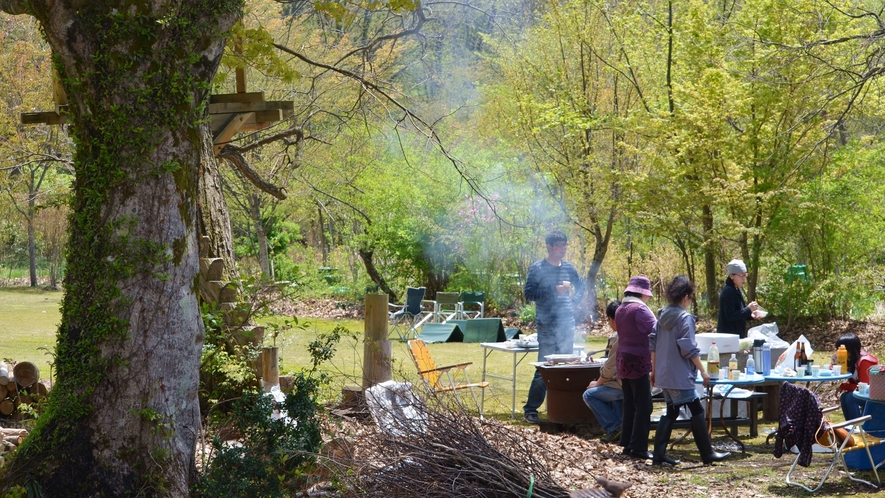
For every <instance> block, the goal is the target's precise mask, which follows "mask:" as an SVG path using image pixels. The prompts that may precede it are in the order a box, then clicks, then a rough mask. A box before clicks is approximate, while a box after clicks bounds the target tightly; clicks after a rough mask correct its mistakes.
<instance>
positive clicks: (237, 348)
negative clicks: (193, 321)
mask: <svg viewBox="0 0 885 498" xmlns="http://www.w3.org/2000/svg"><path fill="white" fill-rule="evenodd" d="M201 311H202V315H203V323H204V325H205V327H206V339H205V341H204V342H203V351H202V355H201V357H200V407H201V411H202V412H203V413H206V412H207V411H208V410H209V407H210V406H213V405H215V404H217V403H219V402H222V401H225V400H231V399H236V398H238V397H239V396H240V394H241V393H243V392H244V391H245V390H248V389H256V388H257V387H258V385H259V383H258V378H257V377H256V376H255V367H254V363H255V361H256V359H257V358H258V353H259V350H258V348H256V347H253V346H251V344H248V343H247V344H245V345H241V344H238V343H237V341H236V340H235V339H234V338H233V337H231V335H230V331H229V330H228V329H227V328H225V327H224V322H223V319H222V313H221V311H220V310H218V309H217V308H215V306H214V304H213V305H208V304H204V305H203V307H202V310H201Z"/></svg>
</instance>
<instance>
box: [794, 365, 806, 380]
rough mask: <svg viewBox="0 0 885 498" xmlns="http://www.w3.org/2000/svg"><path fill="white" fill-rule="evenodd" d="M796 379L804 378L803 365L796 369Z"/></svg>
mask: <svg viewBox="0 0 885 498" xmlns="http://www.w3.org/2000/svg"><path fill="white" fill-rule="evenodd" d="M796 377H805V365H800V366H798V367H796Z"/></svg>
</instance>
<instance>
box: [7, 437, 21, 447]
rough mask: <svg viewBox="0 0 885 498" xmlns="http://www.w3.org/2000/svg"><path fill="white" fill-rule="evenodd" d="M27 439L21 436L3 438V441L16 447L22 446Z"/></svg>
mask: <svg viewBox="0 0 885 498" xmlns="http://www.w3.org/2000/svg"><path fill="white" fill-rule="evenodd" d="M24 440H25V438H23V437H21V436H3V441H6V442H7V443H9V444H14V445H16V446H18V445H20V444H22V443H23V442H24Z"/></svg>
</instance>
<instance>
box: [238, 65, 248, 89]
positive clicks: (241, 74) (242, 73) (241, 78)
mask: <svg viewBox="0 0 885 498" xmlns="http://www.w3.org/2000/svg"><path fill="white" fill-rule="evenodd" d="M236 74H237V93H246V70H245V69H243V68H241V67H238V68H237V69H236Z"/></svg>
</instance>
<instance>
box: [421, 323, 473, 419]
mask: <svg viewBox="0 0 885 498" xmlns="http://www.w3.org/2000/svg"><path fill="white" fill-rule="evenodd" d="M409 352H410V353H412V360H414V361H415V367H416V368H417V369H418V373H419V374H421V378H422V379H424V382H425V383H426V384H427V387H428V388H429V389H431V390H433V392H437V393H444V392H453V393H455V399H456V400H457V401H458V405H460V406H461V408H462V409H463V408H464V404H463V403H462V402H461V395H460V394H458V391H461V390H464V389H470V394H471V395H473V402H474V403H476V410H477V411H478V412H479V416H480V418H481V417H482V407H481V406H480V404H479V399H477V397H476V392H475V391H474V390H473V389H474V388H479V389H485V388H486V387H488V386H489V383H488V382H478V383H476V382H470V378H469V377H468V376H467V367H468V366H469V365H472V364H473V362H466V363H457V364H455V365H447V366H444V367H438V366H436V363H435V362H434V361H433V357H432V356H430V350H429V349H427V345H426V344H424V341H422V340H421V339H414V340H411V341H409ZM459 374H463V376H464V381H463V382H461V381H460V380H456V379H459Z"/></svg>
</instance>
